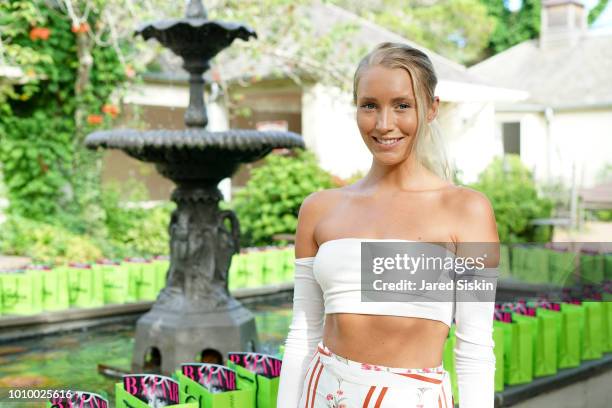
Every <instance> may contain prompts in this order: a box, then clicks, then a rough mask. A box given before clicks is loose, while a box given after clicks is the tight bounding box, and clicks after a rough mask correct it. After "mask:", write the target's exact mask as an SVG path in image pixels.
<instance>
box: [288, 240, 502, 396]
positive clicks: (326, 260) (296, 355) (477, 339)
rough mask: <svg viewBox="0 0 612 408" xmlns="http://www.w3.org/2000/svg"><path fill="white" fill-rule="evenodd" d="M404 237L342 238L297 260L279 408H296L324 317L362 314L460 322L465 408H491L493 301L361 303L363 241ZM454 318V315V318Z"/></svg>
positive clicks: (459, 378)
mask: <svg viewBox="0 0 612 408" xmlns="http://www.w3.org/2000/svg"><path fill="white" fill-rule="evenodd" d="M364 241H367V242H370V241H377V242H380V241H402V242H410V241H406V240H401V239H365V238H340V239H334V240H331V241H327V242H325V243H323V244H321V245H320V247H319V250H318V252H317V254H316V256H314V257H308V258H298V259H296V260H295V279H294V293H293V318H292V322H291V325H290V326H289V333H288V335H287V340H286V342H285V352H284V357H283V365H282V370H281V378H280V384H279V390H278V400H277V407H278V408H293V407H297V405H298V403H299V400H300V397H301V395H302V387H303V381H304V377H305V375H306V371H307V369H308V363H309V361H310V359H311V358H312V356H313V355H314V353H315V351H316V347H317V344H318V343H319V341H321V339H322V336H323V325H324V317H325V314H328V313H358V314H371V315H389V316H405V317H420V318H427V319H433V320H438V321H441V322H443V323H444V324H446V325H448V326H449V327H450V325H451V323H452V321H453V317H454V321H455V326H456V328H455V336H456V345H455V349H454V353H455V367H456V372H457V382H458V388H459V406H460V407H461V408H492V407H493V403H494V377H495V355H494V354H493V312H494V302H457V303H455V304H453V302H362V301H361V242H364ZM453 314H454V316H453Z"/></svg>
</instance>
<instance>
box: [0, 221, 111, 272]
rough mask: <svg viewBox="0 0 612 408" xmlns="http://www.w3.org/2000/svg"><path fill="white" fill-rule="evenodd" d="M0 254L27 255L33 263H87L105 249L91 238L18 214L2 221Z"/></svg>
mask: <svg viewBox="0 0 612 408" xmlns="http://www.w3.org/2000/svg"><path fill="white" fill-rule="evenodd" d="M0 253H3V254H7V255H20V256H27V257H30V258H32V260H33V261H34V262H41V263H49V264H65V263H68V262H88V261H93V260H96V259H99V258H100V257H101V256H102V251H101V250H100V249H99V248H98V247H97V245H96V244H95V243H94V242H92V241H91V240H90V239H89V238H88V237H85V236H82V235H76V234H73V233H71V232H70V231H68V230H66V229H65V228H62V227H59V226H55V225H51V224H46V223H42V222H36V221H32V220H29V219H27V218H23V217H18V216H12V217H10V218H9V219H8V220H7V221H6V222H5V223H3V224H2V234H1V235H0Z"/></svg>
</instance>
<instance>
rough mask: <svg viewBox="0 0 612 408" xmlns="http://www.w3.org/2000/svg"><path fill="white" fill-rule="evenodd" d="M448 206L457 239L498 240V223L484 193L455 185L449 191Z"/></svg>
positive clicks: (473, 240)
mask: <svg viewBox="0 0 612 408" xmlns="http://www.w3.org/2000/svg"><path fill="white" fill-rule="evenodd" d="M445 201H446V207H447V211H448V212H449V214H450V219H451V220H452V224H453V233H454V235H455V238H457V241H464V242H468V241H472V242H479V241H480V242H491V241H497V240H498V238H497V225H496V223H495V213H494V211H493V206H492V205H491V202H490V201H489V199H488V198H487V196H486V195H484V194H483V193H481V192H479V191H476V190H473V189H471V188H468V187H463V186H455V187H453V188H452V189H450V190H449V191H448V195H447V199H446V200H445Z"/></svg>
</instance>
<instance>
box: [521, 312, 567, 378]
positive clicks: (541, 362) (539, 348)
mask: <svg viewBox="0 0 612 408" xmlns="http://www.w3.org/2000/svg"><path fill="white" fill-rule="evenodd" d="M534 313H535V316H523V315H520V314H514V315H513V316H512V318H513V319H515V320H517V321H520V320H530V321H532V322H533V323H534V324H535V331H534V335H533V376H534V377H543V376H546V375H552V374H556V372H557V317H556V316H554V315H552V316H551V315H550V314H547V313H541V312H540V310H538V309H534Z"/></svg>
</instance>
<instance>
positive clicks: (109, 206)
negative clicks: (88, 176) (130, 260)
mask: <svg viewBox="0 0 612 408" xmlns="http://www.w3.org/2000/svg"><path fill="white" fill-rule="evenodd" d="M126 189H128V190H129V191H130V192H131V194H130V196H129V199H130V200H138V199H139V198H140V199H142V198H143V197H145V191H144V187H143V186H142V185H138V184H135V183H128V184H127V185H126ZM122 195H123V193H122V191H121V189H120V188H119V186H118V185H117V184H110V185H108V186H105V187H104V189H103V194H102V207H103V209H104V214H105V215H106V218H105V227H106V231H105V232H106V233H105V237H106V239H105V240H104V241H101V246H102V247H103V249H104V253H105V255H106V256H107V257H109V258H124V257H127V256H150V255H165V254H168V242H169V236H168V224H169V222H170V215H171V213H172V211H173V210H174V208H175V204H174V203H172V202H168V203H164V204H163V205H161V206H156V207H153V208H150V209H146V208H142V207H138V206H131V207H128V206H126V205H125V204H122V203H121V196H122Z"/></svg>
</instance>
